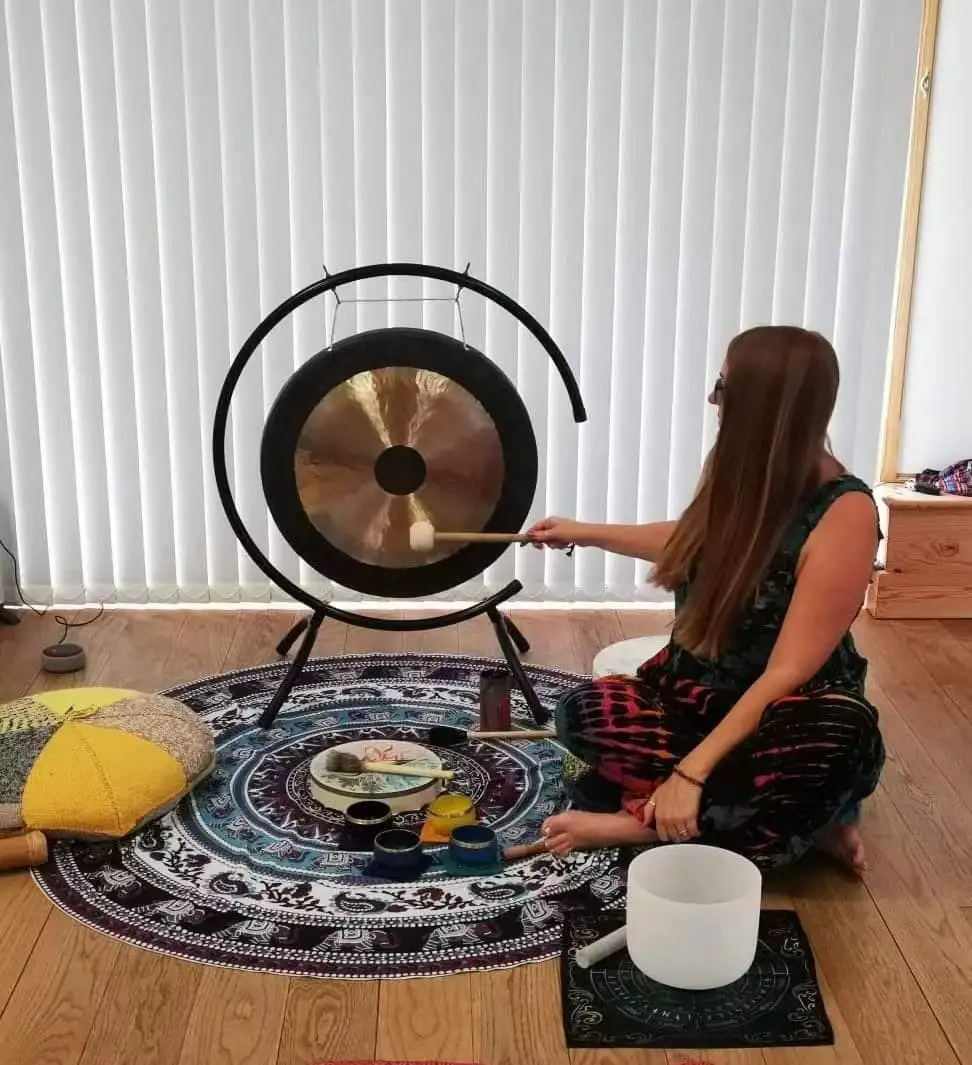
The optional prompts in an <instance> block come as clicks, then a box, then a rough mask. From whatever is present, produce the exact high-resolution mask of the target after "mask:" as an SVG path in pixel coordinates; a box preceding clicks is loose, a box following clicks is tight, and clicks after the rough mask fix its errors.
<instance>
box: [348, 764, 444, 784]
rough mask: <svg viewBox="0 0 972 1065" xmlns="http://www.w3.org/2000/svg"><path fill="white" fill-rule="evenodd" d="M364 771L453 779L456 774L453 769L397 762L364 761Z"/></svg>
mask: <svg viewBox="0 0 972 1065" xmlns="http://www.w3.org/2000/svg"><path fill="white" fill-rule="evenodd" d="M361 772H362V773H387V774H388V775H389V776H392V777H431V778H432V779H433V780H452V778H453V777H454V776H455V775H456V774H455V773H453V771H452V770H451V769H423V768H422V767H421V766H416V765H398V764H396V763H395V762H362V763H361Z"/></svg>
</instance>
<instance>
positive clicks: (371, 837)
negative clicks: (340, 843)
mask: <svg viewBox="0 0 972 1065" xmlns="http://www.w3.org/2000/svg"><path fill="white" fill-rule="evenodd" d="M391 823H392V812H391V807H390V806H389V805H388V803H386V802H378V801H377V800H374V799H364V800H363V801H361V802H353V803H351V805H350V806H349V807H348V808H347V809H346V810H345V811H344V832H345V836H346V838H347V840H348V842H349V843H350V844H351V845H353V846H357V847H360V848H361V849H362V850H366V849H367V848H368V847H371V846H374V842H375V836H377V835H378V833H379V832H382V831H383V830H385V829H387V828H390V827H391Z"/></svg>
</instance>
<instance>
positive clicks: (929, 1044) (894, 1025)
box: [787, 859, 958, 1065]
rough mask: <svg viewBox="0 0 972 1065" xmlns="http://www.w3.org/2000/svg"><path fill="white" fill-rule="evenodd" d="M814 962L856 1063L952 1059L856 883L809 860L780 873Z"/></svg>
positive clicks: (922, 1064) (907, 1064)
mask: <svg viewBox="0 0 972 1065" xmlns="http://www.w3.org/2000/svg"><path fill="white" fill-rule="evenodd" d="M787 882H788V886H790V887H791V889H792V893H793V898H794V902H795V903H796V907H797V913H798V914H799V915H800V920H801V922H802V923H803V927H804V928H805V929H806V932H807V935H808V936H809V938H810V942H811V944H812V946H813V951H814V955H815V957H816V961H817V968H818V970H819V971H820V973H821V974H822V976H823V978H824V979H826V981H827V983H828V984H829V986H830V988H831V989H832V990H833V997H834V1001H835V1002H836V1003H837V1005H838V1007H839V1009H840V1012H841V1014H842V1016H843V1018H844V1020H845V1021H846V1024H847V1028H848V1030H849V1032H850V1035H851V1038H852V1040H853V1042H854V1044H855V1045H856V1046H857V1048H858V1050H859V1051H860V1054H861V1058H862V1059H863V1062H864V1065H888V1063H889V1062H894V1063H895V1065H929V1063H930V1062H935V1063H936V1065H939V1063H941V1065H955V1063H957V1061H958V1059H957V1058H956V1056H955V1054H954V1052H953V1051H952V1048H951V1046H950V1045H949V1043H948V1040H947V1039H946V1037H945V1035H944V1033H943V1032H942V1029H941V1027H940V1025H939V1024H938V1021H937V1019H936V1017H935V1015H934V1013H933V1012H932V1010H931V1008H930V1007H929V1005H928V1002H927V1001H926V999H925V996H924V994H923V993H922V988H921V986H920V985H919V983H918V981H917V980H916V979H915V976H914V974H913V973H912V972H911V969H910V968H909V966H908V962H907V961H906V959H905V957H904V956H903V954H902V953H901V951H900V950H899V948H898V945H897V943H896V942H895V940H894V937H893V936H892V935H891V933H890V931H889V930H888V927H887V925H886V924H885V922H884V919H883V917H882V916H881V913H880V912H879V911H878V909H877V907H876V905H875V903H874V900H873V899H872V898H871V896H870V894H869V893H868V890H867V888H866V887H865V886H864V884H863V883H861V882H859V881H857V880H855V879H854V878H852V877H851V876H849V875H848V874H847V873H845V872H844V871H843V870H841V869H837V868H836V867H835V866H833V865H832V864H831V863H830V862H829V861H825V860H823V859H820V860H816V859H809V860H808V861H807V862H805V863H803V864H802V865H801V867H800V868H799V869H798V870H793V871H792V872H791V874H790V876H789V877H788V881H787Z"/></svg>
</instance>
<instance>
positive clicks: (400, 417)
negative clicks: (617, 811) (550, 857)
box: [213, 263, 587, 728]
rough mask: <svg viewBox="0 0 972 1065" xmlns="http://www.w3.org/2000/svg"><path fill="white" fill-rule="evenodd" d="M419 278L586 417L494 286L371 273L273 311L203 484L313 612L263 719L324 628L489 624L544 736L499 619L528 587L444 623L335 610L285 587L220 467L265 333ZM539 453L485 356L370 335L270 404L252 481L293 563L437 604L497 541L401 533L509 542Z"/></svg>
mask: <svg viewBox="0 0 972 1065" xmlns="http://www.w3.org/2000/svg"><path fill="white" fill-rule="evenodd" d="M381 277H421V278H425V279H427V280H430V281H437V282H445V283H446V284H449V285H454V286H455V297H454V301H455V304H456V311H457V314H458V316H459V317H458V320H459V324H460V327H461V325H462V312H461V304H460V297H461V296H462V294H463V293H464V292H466V291H469V292H473V293H476V294H477V295H479V296H481V297H483V298H484V299H486V300H488V301H490V302H491V303H492V304H494V305H495V306H496V307H498V308H499V309H500V310H502V311H505V312H506V313H507V314H509V315H511V316H512V317H513V318H515V319H516V321H517V322H519V324H520V325H521V326H522V327H523V328H524V329H525V330H526V332H527V333H528V334H529V335H530V336H532V337H533V339H534V340H535V341H536V342H537V343H538V344H539V346H540V348H541V349H542V350H543V351H544V352H545V353H546V354H547V356H548V357H549V359H550V361H551V364H552V366H553V369H554V371H555V372H556V373H557V374H558V375H559V377H560V379H561V381H562V382H563V385H564V388H565V389H566V392H567V397H568V399H569V401H570V407H571V411H572V414H573V417H574V421H575V422H578V423H579V422H583V421H584V420H585V419H586V418H587V412H586V410H585V409H584V401H583V399H582V398H581V394H580V388H579V387H578V384H577V380H576V378H575V376H574V373H573V371H572V370H571V368H570V364H569V363H568V362H567V359H566V358H565V357H564V354H563V352H562V351H561V350H560V348H558V347H557V345H556V344H555V343H554V341H553V339H552V338H551V336H550V334H549V333H548V332H547V331H546V329H544V328H543V326H542V325H541V324H540V323H539V322H538V321H537V320H536V319H535V318H534V317H533V316H532V315H531V314H529V313H528V312H527V311H526V310H524V308H523V307H521V306H520V305H519V304H518V303H517V302H516V301H515V300H513V299H511V298H510V297H509V296H507V295H506V294H505V293H503V292H501V291H500V290H499V289H496V288H493V286H492V285H488V284H486V282H484V281H480V280H479V279H477V278H475V277H473V276H471V275H470V273H469V269H468V267H467V268H466V270H465V271H464V272H462V273H459V272H458V271H456V270H451V269H448V268H447V267H441V266H431V265H426V264H423V263H375V264H372V265H368V266H356V267H353V268H352V269H350V270H345V271H342V272H341V273H339V274H331V273H328V272H327V271H325V276H324V277H323V278H321V279H320V280H318V281H314V282H313V283H312V284H310V285H308V286H307V287H306V288H304V289H301V290H300V292H295V293H294V294H293V295H292V296H290V297H288V298H287V299H285V300H284V301H283V302H282V303H281V304H279V305H278V306H277V307H275V308H274V309H273V310H272V311H271V312H270V313H269V314H268V315H267V316H266V317H265V318H264V319H263V321H261V322H260V324H259V325H258V326H257V327H256V328H255V329H254V330H253V332H252V333H251V334H250V335H249V337H247V339H246V341H245V342H244V343H243V346H242V347H241V348H240V350H239V352H238V353H237V355H236V358H235V359H234V360H233V361H232V363H231V364H230V367H229V369H228V371H227V373H226V378H225V380H224V381H223V387H222V388H221V389H220V393H219V398H218V400H217V402H216V412H215V416H214V418H213V473H214V477H215V480H216V488H217V491H218V492H219V499H220V503H221V504H222V507H223V511H224V512H225V514H226V518H227V521H228V522H229V524H230V527H231V528H232V530H233V532H234V533H235V535H236V538H237V540H239V542H240V544H241V545H242V547H243V549H244V550H245V551H246V553H247V554H248V555H249V557H250V558H251V559H252V560H253V562H254V563H255V564H256V566H257V567H258V568H259V569H260V570H261V571H262V572H263V573H265V574H266V576H267V577H268V578H269V579H270V580H271V581H272V582H273V583H274V584H275V585H276V586H277V587H278V588H280V589H281V590H283V591H284V592H285V593H287V594H288V595H290V596H291V597H292V598H294V599H295V600H296V601H297V602H299V603H303V604H304V605H305V606H307V607H309V609H310V614H309V616H308V617H306V618H302V619H300V620H299V621H297V622H296V623H295V624H294V626H293V627H292V628H291V629H290V631H289V632H288V633H287V635H286V636H284V638H283V639H282V640H281V641H280V642H279V643H278V644H277V652H278V654H280V655H286V654H288V653H289V652H290V650H291V648H292V647H293V646H294V644H295V643H296V641H297V640H298V639H299V640H300V644H299V646H298V647H297V650H296V652H295V654H294V656H293V660H292V661H291V663H290V666H289V668H288V669H287V671H286V673H285V674H284V675H283V677H282V678H281V680H280V684H279V686H278V687H277V690H276V692H275V693H274V695H273V696H272V698H271V699H270V701H269V702H268V703H267V705H266V707H265V708H264V710H263V712H262V713H261V715H260V724H261V726H262V727H264V728H271V727H272V726H273V723H274V720H275V719H276V716H277V713H278V712H279V711H280V709H281V707H282V706H283V705H284V703H285V701H286V699H287V696H288V694H289V693H290V691H291V689H292V688H293V686H294V684H295V683H296V682H297V679H298V677H299V676H300V673H301V670H302V669H303V668H304V666H305V664H306V663H307V660H308V658H309V657H310V653H311V650H312V649H313V646H314V642H315V640H316V639H317V634H318V631H319V630H320V627H321V625H322V624H323V623H324V621H325V619H328V618H330V619H333V620H334V621H339V622H342V623H344V624H347V625H357V626H361V627H364V628H369V629H375V630H385V631H399V632H418V631H420V630H423V629H440V628H445V627H446V626H449V625H455V624H459V623H460V622H463V621H469V620H471V619H472V618H476V617H479V616H481V615H485V616H486V617H487V618H488V619H489V621H490V623H491V624H492V626H493V631H494V632H495V634H496V640H497V643H498V644H499V647H500V650H501V651H502V652H503V656H504V658H505V659H506V662H507V664H508V666H509V668H510V671H511V673H512V674H513V677H514V679H515V681H516V684H517V687H518V688H519V689H520V691H521V692H522V693H523V697H524V699H525V701H526V704H527V707H528V709H529V711H530V713H531V715H532V716H533V719H534V721H535V722H536V723H537V725H538V726H541V727H542V726H543V725H544V724H545V722H546V721H547V719H548V718H549V711H548V710H547V709H546V708H545V707H544V706H543V705H542V704H541V702H540V700H539V698H538V696H537V693H536V692H535V691H534V689H533V685H532V683H531V681H530V678H529V676H528V675H527V673H526V671H525V670H524V668H523V663H522V662H521V661H520V657H519V656H520V654H525V653H526V652H527V651H528V650H529V648H530V645H529V643H528V642H527V640H526V638H525V637H524V635H523V633H521V632H520V630H519V629H518V628H517V626H516V624H515V623H514V622H513V620H512V619H511V618H509V617H507V616H506V615H504V614H502V613H501V612H500V610H499V606H500V605H501V604H502V603H504V602H506V601H507V600H508V599H510V598H511V597H512V596H514V595H516V593H517V592H519V591H520V590H521V589H522V585H521V584H520V582H519V581H518V580H515V579H514V580H511V581H509V582H508V583H507V585H506V586H505V587H504V588H501V589H499V590H498V591H495V592H493V593H492V594H491V595H489V596H488V597H487V598H485V599H481V600H480V601H479V602H478V603H475V604H473V605H471V606H462V607H461V608H459V609H456V610H453V611H451V612H449V613H444V614H433V615H430V616H424V615H423V616H420V617H396V618H388V617H382V616H377V615H370V614H366V613H359V612H357V611H349V610H342V609H341V608H340V607H339V606H337V605H335V604H334V603H330V602H325V601H323V600H322V599H320V598H318V597H317V596H315V595H313V594H312V593H311V592H310V591H309V590H308V589H306V588H304V587H302V586H301V585H300V584H298V583H297V582H296V581H294V580H292V579H291V578H290V577H289V576H288V575H287V574H286V573H284V572H283V571H282V570H280V569H279V568H278V567H277V566H275V565H274V564H273V562H271V560H270V559H269V558H268V557H267V554H266V552H265V551H264V550H263V549H262V548H261V547H260V545H259V544H258V543H257V541H256V540H255V539H254V537H253V535H252V534H251V533H250V531H249V529H248V528H247V526H246V523H245V522H244V521H243V517H242V515H241V514H240V511H239V508H238V507H237V505H236V500H235V497H234V492H233V485H232V482H231V479H230V474H229V465H228V463H227V461H226V439H227V430H228V426H229V420H230V406H231V403H232V400H233V395H234V393H235V391H236V388H237V385H238V384H239V381H240V378H241V376H242V374H243V371H244V370H245V369H246V366H247V364H248V363H249V361H250V360H251V359H252V358H253V357H254V355H255V354H256V353H257V351H258V350H259V348H260V345H261V344H262V342H263V341H264V339H265V338H266V337H267V335H268V334H269V333H270V332H271V331H272V330H273V329H274V328H276V326H277V325H279V324H280V323H281V322H282V321H283V320H284V319H285V318H286V317H287V316H288V315H290V314H292V313H293V312H294V311H296V310H297V309H298V308H299V307H301V306H302V305H304V304H306V303H308V302H309V301H310V300H313V299H315V298H316V297H320V296H324V295H326V294H328V293H330V294H332V296H333V298H334V300H335V303H336V305H339V304H340V303H341V302H343V301H342V300H341V298H340V297H339V295H338V292H339V290H340V289H341V288H342V286H345V285H354V284H357V283H358V282H361V281H366V280H369V279H371V278H381ZM537 467H538V459H537V442H536V437H535V436H534V434H533V428H532V426H531V424H530V417H529V415H528V413H527V410H526V407H525V406H524V404H523V401H522V400H521V399H520V396H519V393H518V392H517V391H516V389H515V388H514V386H513V384H512V382H511V381H510V380H509V378H508V377H507V376H506V375H505V374H504V373H503V372H502V370H500V369H499V368H498V367H497V366H496V365H495V364H494V363H492V362H490V360H489V359H487V358H486V357H485V356H484V355H482V354H480V352H478V351H476V350H474V349H473V348H471V347H469V345H468V344H466V343H465V338H463V342H460V341H458V340H455V339H453V338H452V337H449V336H444V335H443V334H441V333H434V332H429V331H428V330H423V329H378V330H373V331H372V332H369V333H360V334H356V335H354V336H351V337H348V338H347V339H346V340H342V341H339V342H338V343H335V344H331V345H329V346H328V347H327V348H326V349H325V350H324V351H322V352H319V353H318V354H317V355H315V356H313V357H312V358H310V359H309V360H308V361H307V362H306V363H304V365H303V366H301V367H300V369H298V370H297V371H296V372H295V373H294V374H293V375H292V376H291V377H290V378H289V379H288V380H287V383H286V384H285V385H284V387H283V388H282V389H281V391H280V393H279V394H278V395H277V397H276V400H275V401H274V404H273V406H272V407H271V409H270V413H269V415H268V417H267V420H266V422H265V424H264V429H263V438H262V441H261V446H260V474H261V479H262V482H263V492H264V496H265V498H266V501H267V507H268V509H269V511H270V514H271V516H272V518H273V520H274V522H275V524H276V525H277V527H278V529H279V530H280V533H281V535H282V536H283V538H284V539H285V540H286V542H287V543H288V544H289V545H290V546H291V547H292V548H293V549H294V551H295V552H296V553H297V555H298V556H299V557H300V558H302V559H303V560H304V561H305V562H306V563H307V564H308V565H310V566H312V567H313V568H314V569H316V570H317V571H318V572H319V573H321V574H323V575H324V576H325V577H329V578H330V579H331V580H333V581H335V582H336V583H337V584H339V585H342V586H343V587H345V588H349V589H352V590H353V591H357V592H360V593H362V594H365V595H374V596H378V597H380V598H388V599H393V598H394V599H397V598H416V597H424V596H432V595H435V594H437V593H439V592H443V591H446V590H448V589H450V588H455V587H456V586H458V585H461V584H462V583H463V582H465V581H468V580H470V579H471V578H473V577H475V576H477V575H478V574H479V573H481V572H482V571H483V570H484V569H486V567H487V566H489V565H491V564H492V563H493V562H495V561H496V559H498V558H499V556H500V555H501V554H502V553H503V551H505V550H506V547H507V544H506V543H504V542H502V541H498V542H497V541H494V542H477V541H473V542H469V541H461V540H459V541H448V542H446V543H444V544H443V543H440V544H439V545H438V547H437V548H436V549H435V550H433V551H432V552H430V553H425V554H419V553H417V552H415V551H413V550H412V548H411V545H410V536H409V533H410V530H411V526H412V525H413V524H415V523H416V522H426V523H428V524H430V525H432V526H433V527H434V528H435V529H437V530H438V531H439V532H443V533H447V532H454V533H512V532H517V531H519V530H520V528H521V527H522V525H523V522H524V521H525V520H526V517H527V515H528V514H529V511H530V507H531V504H532V502H533V495H534V492H535V491H536V487H537Z"/></svg>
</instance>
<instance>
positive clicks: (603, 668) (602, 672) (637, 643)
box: [592, 633, 669, 677]
mask: <svg viewBox="0 0 972 1065" xmlns="http://www.w3.org/2000/svg"><path fill="white" fill-rule="evenodd" d="M668 639H669V637H668V634H667V633H661V634H660V635H658V636H636V637H635V638H634V639H632V640H621V641H620V643H612V644H609V645H608V646H607V647H605V648H603V649H602V650H600V651H598V653H597V654H596V655H595V656H594V668H593V670H592V672H593V674H594V676H595V677H611V676H618V675H621V676H625V677H633V676H634V675H635V673H637V671H638V667H639V666H640V665H642V664H643V663H645V662H647V661H648V659H649V658H654V657H655V655H656V654H658V652H659V651H660V650H661V649H662V648H663V647H665V646H667V644H668Z"/></svg>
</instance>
